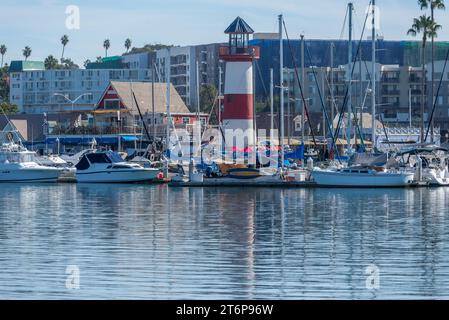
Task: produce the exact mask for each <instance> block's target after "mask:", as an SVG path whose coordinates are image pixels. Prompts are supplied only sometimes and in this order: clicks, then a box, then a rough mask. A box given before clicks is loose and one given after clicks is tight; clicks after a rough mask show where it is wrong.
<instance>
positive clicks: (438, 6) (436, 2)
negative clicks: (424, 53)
mask: <svg viewBox="0 0 449 320" xmlns="http://www.w3.org/2000/svg"><path fill="white" fill-rule="evenodd" d="M418 4H419V6H420V7H421V10H425V9H428V8H429V7H430V17H431V18H432V21H433V22H435V10H445V9H446V6H445V5H444V0H418ZM434 40H435V36H432V49H431V50H432V80H431V81H432V87H431V89H430V91H431V97H432V107H433V103H434V101H435V100H434V99H435V97H434V91H435V85H434V82H435V79H434V74H435V46H434ZM433 123H434V120H433V118H432V119H431V124H430V128H431V130H432V132H431V141H432V142H433Z"/></svg>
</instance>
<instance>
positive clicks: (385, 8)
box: [0, 0, 449, 64]
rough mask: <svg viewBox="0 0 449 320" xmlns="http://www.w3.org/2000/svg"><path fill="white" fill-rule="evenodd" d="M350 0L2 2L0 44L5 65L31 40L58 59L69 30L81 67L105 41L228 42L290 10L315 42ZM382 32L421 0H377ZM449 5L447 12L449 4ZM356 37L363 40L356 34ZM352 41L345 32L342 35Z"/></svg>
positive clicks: (266, 28) (358, 6) (114, 50)
mask: <svg viewBox="0 0 449 320" xmlns="http://www.w3.org/2000/svg"><path fill="white" fill-rule="evenodd" d="M347 2H348V1H345V0H107V1H104V0H103V1H100V0H78V1H77V0H71V1H63V0H0V4H1V10H0V21H1V27H0V44H6V45H7V47H8V52H7V54H6V56H5V59H6V61H7V62H9V61H10V60H15V59H22V56H21V54H22V49H23V47H24V46H25V45H29V46H30V47H31V48H32V50H33V52H32V55H31V58H30V59H31V60H43V59H44V58H45V57H46V56H48V55H49V54H53V55H54V56H55V57H57V58H59V57H60V55H61V45H60V40H59V39H60V38H61V36H62V35H63V34H67V35H69V38H70V43H69V44H68V46H67V48H66V57H70V58H72V59H74V60H75V62H77V63H79V64H82V62H83V61H84V60H86V59H91V60H92V59H95V57H97V56H100V55H101V56H103V55H104V50H103V46H102V44H103V40H104V39H106V38H109V39H110V40H111V48H110V51H109V55H115V54H121V53H123V51H124V47H123V44H124V40H125V39H126V38H127V37H130V38H131V39H132V40H133V46H143V45H144V44H146V43H157V42H160V43H165V44H175V45H189V44H201V43H211V42H221V41H225V40H226V37H225V35H224V34H223V30H224V29H225V28H226V27H227V26H228V25H229V23H230V22H232V20H233V19H234V18H235V17H236V16H238V15H240V16H241V17H243V18H244V19H245V20H246V21H247V22H248V24H249V25H250V26H252V28H253V29H254V30H255V31H256V32H276V31H277V25H276V24H277V15H278V14H280V13H283V14H284V17H285V20H286V23H287V28H288V29H289V33H290V37H291V38H297V37H298V36H299V34H300V33H304V34H305V35H306V37H307V38H309V39H317V38H327V39H330V38H333V39H340V35H341V30H342V26H343V20H344V16H345V12H346V6H347ZM353 3H354V7H355V18H354V19H355V21H354V24H355V32H356V34H357V35H358V36H359V33H360V31H361V27H362V24H363V21H364V18H365V10H366V7H367V5H368V3H369V0H354V1H353ZM377 4H378V6H379V8H380V27H381V30H380V33H381V34H382V35H384V37H385V39H386V40H403V39H413V38H411V37H407V36H406V32H407V30H408V29H409V27H410V25H411V23H412V18H413V17H415V16H417V15H420V14H422V12H421V11H420V10H419V7H418V5H417V1H415V0H388V1H387V0H378V1H377ZM68 5H77V6H78V7H79V9H80V29H79V30H68V29H67V28H66V19H67V14H66V7H67V6H68ZM448 10H449V9H448ZM448 17H449V12H438V14H437V19H438V18H439V20H440V23H441V24H443V30H442V31H441V33H440V37H439V39H441V40H449V25H448V26H447V27H445V26H444V20H446V21H448ZM358 36H357V37H358ZM344 38H346V32H345V35H344Z"/></svg>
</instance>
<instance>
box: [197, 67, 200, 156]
mask: <svg viewBox="0 0 449 320" xmlns="http://www.w3.org/2000/svg"><path fill="white" fill-rule="evenodd" d="M200 86H201V82H200V64H199V62H198V60H197V61H196V100H197V103H196V127H197V130H198V137H197V139H198V146H199V147H200V148H201V120H200V108H201V106H200V102H201V101H200Z"/></svg>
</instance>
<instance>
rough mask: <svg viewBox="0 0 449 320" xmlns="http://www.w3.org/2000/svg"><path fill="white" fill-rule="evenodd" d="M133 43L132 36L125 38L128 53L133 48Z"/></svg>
mask: <svg viewBox="0 0 449 320" xmlns="http://www.w3.org/2000/svg"><path fill="white" fill-rule="evenodd" d="M131 45H132V41H131V39H130V38H128V39H126V40H125V48H126V53H128V51H129V49H130V48H131Z"/></svg>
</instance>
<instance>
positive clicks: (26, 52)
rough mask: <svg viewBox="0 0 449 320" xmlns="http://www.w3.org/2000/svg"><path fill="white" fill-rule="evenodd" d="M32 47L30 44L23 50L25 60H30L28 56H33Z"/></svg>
mask: <svg viewBox="0 0 449 320" xmlns="http://www.w3.org/2000/svg"><path fill="white" fill-rule="evenodd" d="M31 52H32V50H31V48H30V47H29V46H26V47H25V48H24V49H23V50H22V55H23V56H24V57H25V61H27V60H28V58H29V57H30V56H31Z"/></svg>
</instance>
